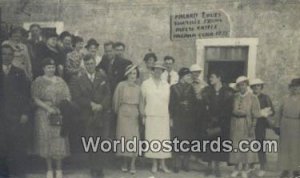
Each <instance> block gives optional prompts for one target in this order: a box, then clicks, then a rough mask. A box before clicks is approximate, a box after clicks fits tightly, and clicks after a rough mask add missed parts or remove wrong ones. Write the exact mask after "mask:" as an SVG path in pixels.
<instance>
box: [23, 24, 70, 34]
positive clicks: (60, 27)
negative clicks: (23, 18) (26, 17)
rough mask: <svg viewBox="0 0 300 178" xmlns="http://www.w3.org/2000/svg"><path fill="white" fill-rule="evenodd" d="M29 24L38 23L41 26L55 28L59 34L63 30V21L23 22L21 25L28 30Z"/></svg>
mask: <svg viewBox="0 0 300 178" xmlns="http://www.w3.org/2000/svg"><path fill="white" fill-rule="evenodd" d="M31 24H39V25H40V26H41V27H42V28H56V33H58V34H60V33H61V32H63V31H64V22H62V21H53V22H24V23H23V27H24V28H25V29H26V30H29V27H30V25H31Z"/></svg>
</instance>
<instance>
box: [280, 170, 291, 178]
mask: <svg viewBox="0 0 300 178" xmlns="http://www.w3.org/2000/svg"><path fill="white" fill-rule="evenodd" d="M289 176H290V173H289V171H283V172H282V173H281V174H280V178H289Z"/></svg>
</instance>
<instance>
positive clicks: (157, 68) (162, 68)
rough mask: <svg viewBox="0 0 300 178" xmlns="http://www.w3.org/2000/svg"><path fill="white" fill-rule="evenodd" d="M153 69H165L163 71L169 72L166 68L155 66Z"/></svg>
mask: <svg viewBox="0 0 300 178" xmlns="http://www.w3.org/2000/svg"><path fill="white" fill-rule="evenodd" d="M152 68H153V69H155V68H157V69H163V70H167V68H165V67H164V66H153V67H152Z"/></svg>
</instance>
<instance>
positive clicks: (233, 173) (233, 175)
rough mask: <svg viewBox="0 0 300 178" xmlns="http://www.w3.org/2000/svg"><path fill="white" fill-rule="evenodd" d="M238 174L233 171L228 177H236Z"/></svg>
mask: <svg viewBox="0 0 300 178" xmlns="http://www.w3.org/2000/svg"><path fill="white" fill-rule="evenodd" d="M239 174H240V172H239V171H233V172H232V173H231V174H230V177H233V178H234V177H237V176H238V175H239Z"/></svg>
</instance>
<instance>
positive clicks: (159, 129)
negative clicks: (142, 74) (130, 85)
mask: <svg viewBox="0 0 300 178" xmlns="http://www.w3.org/2000/svg"><path fill="white" fill-rule="evenodd" d="M165 69H166V68H165V67H164V66H163V65H162V63H161V62H159V61H157V62H155V64H154V65H153V67H152V77H150V78H149V79H147V80H145V81H144V82H143V84H142V87H141V88H142V89H141V90H142V102H141V104H142V107H141V108H142V109H141V113H142V115H143V123H144V125H145V140H147V141H149V142H151V141H153V140H156V141H161V142H162V141H163V140H170V117H169V96H170V85H169V84H168V83H167V82H165V81H163V80H161V74H162V73H163V71H164V70H165ZM145 157H146V158H150V159H152V172H154V173H155V172H157V170H158V162H157V161H158V160H160V168H161V169H162V170H163V171H164V172H170V171H169V169H168V168H167V166H166V164H165V159H167V158H171V152H164V151H162V150H161V151H158V152H153V151H151V150H149V151H148V152H146V153H145Z"/></svg>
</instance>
